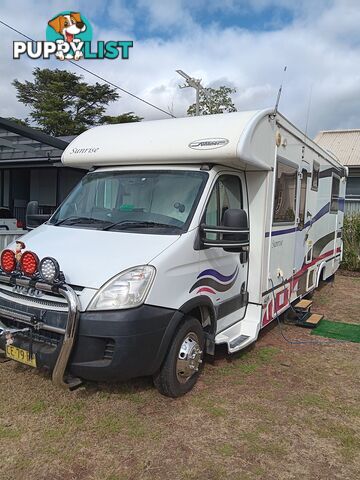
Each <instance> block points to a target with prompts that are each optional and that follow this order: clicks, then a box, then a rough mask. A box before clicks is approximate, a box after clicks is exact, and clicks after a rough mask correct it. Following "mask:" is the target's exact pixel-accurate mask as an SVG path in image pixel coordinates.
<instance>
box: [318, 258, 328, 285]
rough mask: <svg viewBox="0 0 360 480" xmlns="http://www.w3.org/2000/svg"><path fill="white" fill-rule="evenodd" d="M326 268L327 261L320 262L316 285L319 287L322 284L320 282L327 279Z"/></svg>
mask: <svg viewBox="0 0 360 480" xmlns="http://www.w3.org/2000/svg"><path fill="white" fill-rule="evenodd" d="M325 268H326V262H322V263H321V264H320V267H319V270H318V274H317V280H316V287H318V286H319V285H320V282H321V281H322V280H325V278H324V273H325Z"/></svg>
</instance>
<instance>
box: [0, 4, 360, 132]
mask: <svg viewBox="0 0 360 480" xmlns="http://www.w3.org/2000/svg"><path fill="white" fill-rule="evenodd" d="M15 3H16V8H15V7H14V1H12V2H10V1H9V0H5V1H4V2H3V9H2V11H4V12H6V19H5V18H4V20H5V21H6V20H8V22H9V23H10V24H12V25H14V26H15V27H16V28H18V29H19V30H22V31H24V32H26V33H28V34H30V35H31V36H34V37H35V38H39V39H40V38H43V35H44V31H45V26H46V23H47V20H48V18H50V17H51V16H53V15H54V14H55V13H57V12H58V11H61V10H64V9H66V8H72V7H71V5H70V2H68V1H61V2H60V1H58V0H50V1H49V2H48V3H47V5H46V8H44V5H40V4H39V3H36V2H34V1H33V0H31V1H23V0H19V1H18V0H17V1H16V2H15ZM193 3H194V2H193ZM189 5H190V4H189V2H185V1H181V0H173V1H168V2H167V3H166V6H165V5H164V2H163V1H160V0H152V1H149V0H137V1H136V2H132V3H131V8H130V7H129V2H125V1H118V2H116V1H115V0H112V1H109V2H103V1H100V0H95V1H93V2H86V1H85V0H80V1H79V2H78V3H77V9H78V10H79V11H82V12H83V13H84V14H85V15H86V16H87V17H88V18H89V20H90V21H91V23H92V25H93V27H94V34H95V35H96V37H97V38H98V39H119V40H121V39H122V40H124V39H129V38H130V39H133V40H134V48H133V49H132V50H131V53H130V59H129V60H127V61H122V60H114V61H105V60H104V61H101V62H100V61H84V62H83V63H82V65H84V66H85V67H86V68H89V69H91V70H94V71H95V72H97V73H99V74H100V75H102V76H104V77H105V78H107V79H108V80H110V81H111V82H114V83H116V84H118V85H120V86H122V87H123V88H125V89H127V90H129V91H131V92H133V93H135V94H136V95H139V96H141V97H144V98H146V100H148V101H150V102H153V103H155V104H156V105H159V106H160V107H161V108H164V109H170V110H171V111H172V112H173V113H174V114H175V115H177V116H184V115H186V109H187V107H188V105H189V104H190V103H192V102H193V101H194V91H193V90H192V89H189V88H187V89H179V85H180V84H182V79H181V77H179V76H178V75H177V74H176V73H175V70H176V69H178V68H181V69H183V70H184V71H186V72H187V73H189V74H191V75H193V76H194V77H196V78H201V79H202V81H203V84H204V85H205V86H206V85H209V86H218V85H222V84H226V85H228V86H231V87H234V88H236V90H237V92H236V94H235V95H234V97H233V100H234V102H235V104H236V106H237V108H238V109H239V110H241V109H257V108H266V107H269V106H273V105H274V103H275V100H276V95H277V91H278V88H279V86H280V83H281V82H283V84H284V85H283V95H282V98H281V101H280V111H282V112H283V113H284V114H285V115H286V116H288V117H289V119H290V120H291V121H293V122H294V123H295V124H296V125H298V126H299V127H300V128H305V125H306V118H307V112H308V108H309V106H310V116H309V122H308V132H309V134H310V135H315V133H316V132H317V131H318V130H321V129H330V128H357V127H360V121H359V120H358V118H359V116H358V112H359V107H360V105H359V103H360V100H357V99H360V81H359V80H360V61H359V60H360V38H359V33H358V25H359V24H360V10H359V8H358V4H357V2H356V1H355V0H342V1H340V0H338V1H336V0H333V1H326V0H319V1H317V2H313V1H310V0H298V1H297V2H290V1H289V0H287V1H286V0H279V1H276V2H275V1H274V0H254V1H252V2H249V1H247V2H245V1H235V0H222V1H220V0H212V1H209V0H207V2H205V0H199V1H198V2H196V5H195V6H194V5H192V6H191V8H190V6H189ZM285 10H286V11H288V12H289V19H290V20H288V21H287V22H286V23H285V24H284V23H283V22H282V21H279V19H278V17H277V16H276V15H277V13H279V14H280V16H281V15H282V13H283V12H284V11H285ZM19 11H21V12H24V13H23V14H22V15H20V16H19V15H18V12H19ZM245 11H246V12H253V14H254V15H263V17H264V18H263V17H259V19H261V21H264V22H272V21H274V22H275V23H274V24H273V27H272V28H271V29H267V28H265V27H264V30H263V31H261V29H260V30H259V28H256V29H252V28H250V27H249V26H247V24H246V22H244V21H243V17H242V15H243V13H244V12H245ZM201 12H204V14H205V13H206V16H207V20H206V22H205V21H204V20H199V13H201ZM216 12H226V13H227V20H226V21H225V20H221V18H220V17H219V18H220V20H221V21H220V20H219V18H217V17H216V15H215V14H216ZM269 12H273V14H274V15H273V17H271V18H270V17H268V15H269ZM237 15H238V16H239V23H238V24H236V22H235V21H234V19H236V18H237V17H236V16H237ZM264 15H265V16H264ZM229 17H230V20H231V18H232V17H233V18H232V20H231V21H230V20H229ZM265 17H266V18H265ZM216 18H217V19H216ZM29 19H30V20H31V21H29ZM215 20H216V21H215ZM280 20H281V19H280ZM259 21H260V20H259ZM144 22H145V23H146V28H147V35H146V36H142V35H141V31H139V26H140V25H144ZM277 22H278V23H277ZM274 25H275V26H274ZM149 32H150V33H149ZM1 33H2V36H1V39H2V40H1V41H2V49H1V51H0V75H1V77H0V78H1V89H0V105H1V107H0V115H2V116H22V115H23V116H24V115H26V112H27V109H26V108H25V107H24V106H22V105H20V104H19V103H18V102H17V101H16V97H15V91H14V89H13V87H11V85H10V84H11V81H12V80H13V78H15V77H17V78H19V79H21V80H25V79H28V80H30V79H31V70H32V68H33V67H35V66H41V67H45V66H47V67H49V68H68V69H69V70H72V71H74V72H77V73H80V72H79V71H78V70H77V69H76V67H73V66H71V65H69V64H64V63H60V62H56V61H48V62H46V61H42V62H35V61H30V60H25V59H21V60H18V61H14V60H13V59H12V52H11V50H12V41H13V40H15V39H17V38H18V36H17V35H16V34H14V33H12V32H9V31H7V30H6V29H4V28H3V27H1ZM284 65H287V67H288V69H287V72H286V74H285V76H284V75H283V67H284ZM85 78H86V79H87V80H88V81H90V82H94V81H98V80H96V79H94V78H93V77H91V76H89V75H88V74H85ZM310 94H311V95H310ZM124 111H134V112H135V113H136V114H138V115H140V116H144V117H145V118H146V119H153V118H163V117H164V114H161V113H160V112H158V111H156V110H154V109H151V108H150V107H148V106H146V105H144V104H142V103H140V102H138V101H136V100H135V99H132V98H131V97H128V96H126V95H125V94H121V98H120V100H119V101H118V102H116V103H115V104H112V105H110V107H109V113H110V114H120V113H122V112H124Z"/></svg>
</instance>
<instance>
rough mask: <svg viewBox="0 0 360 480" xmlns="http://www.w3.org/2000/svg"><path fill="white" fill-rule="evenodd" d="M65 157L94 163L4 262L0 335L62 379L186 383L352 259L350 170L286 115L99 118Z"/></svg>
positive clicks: (14, 350) (1, 343)
mask: <svg viewBox="0 0 360 480" xmlns="http://www.w3.org/2000/svg"><path fill="white" fill-rule="evenodd" d="M62 162H63V163H64V164H65V165H68V166H74V167H75V166H76V167H82V168H84V169H88V170H89V172H88V173H87V175H86V176H85V177H84V178H83V180H82V181H81V182H80V184H79V185H78V186H77V187H76V188H75V189H74V190H73V192H72V193H71V194H70V195H69V196H68V198H67V199H66V200H65V201H64V203H63V204H62V205H61V206H60V207H59V208H58V210H57V211H56V212H55V214H54V215H53V216H52V217H51V218H50V219H49V220H48V221H47V222H46V223H45V224H43V225H41V226H40V227H38V228H36V229H34V230H32V231H30V232H29V233H27V234H26V235H24V236H23V237H22V238H21V242H22V243H21V242H18V243H17V244H11V245H10V246H9V247H8V249H6V250H4V251H3V252H2V254H1V269H2V270H1V275H0V319H1V324H0V327H1V330H0V331H1V333H2V335H1V337H0V347H1V348H2V349H3V350H5V351H6V355H7V356H8V357H9V358H12V359H14V360H18V361H20V362H23V363H27V364H30V365H32V366H34V367H35V366H36V367H38V368H46V369H48V370H49V371H50V372H52V377H53V380H54V381H55V382H56V383H57V384H59V385H63V386H67V387H73V386H75V385H77V384H78V383H79V381H80V379H88V380H101V381H103V380H123V379H128V378H132V377H137V376H143V375H151V376H153V378H154V382H155V385H156V387H157V388H158V389H159V391H160V392H161V393H163V394H165V395H169V396H172V397H177V396H179V395H182V394H184V393H185V392H187V391H189V390H190V389H191V388H192V387H193V385H194V384H195V382H196V380H197V378H198V376H199V374H200V372H201V366H202V362H203V359H204V355H205V353H207V354H210V355H212V354H214V351H215V346H216V345H219V344H225V345H227V348H228V351H229V353H232V352H236V351H238V350H240V349H242V348H244V347H246V346H248V345H249V344H250V343H252V342H254V341H255V340H256V339H257V337H258V334H259V331H260V329H261V328H263V327H264V326H265V325H267V324H268V323H269V322H271V321H272V320H273V319H274V318H275V317H276V315H278V314H280V313H282V312H284V311H285V310H286V309H287V308H288V307H289V305H290V303H292V302H294V301H295V300H297V299H299V298H302V297H303V296H305V295H306V294H307V293H309V292H310V291H312V290H313V289H315V288H316V287H317V286H318V284H319V282H320V281H321V280H322V279H327V278H328V277H330V276H331V275H333V274H334V273H335V271H336V270H337V268H338V266H339V263H340V260H341V256H342V238H341V232H342V225H343V204H344V202H343V197H344V191H345V176H346V172H345V170H344V167H342V166H341V165H340V164H339V163H338V162H337V161H336V159H335V158H334V157H332V156H331V155H330V154H329V153H328V152H325V151H324V150H322V149H321V148H320V147H319V146H318V145H316V144H315V143H314V142H312V141H311V140H310V139H308V138H306V137H305V136H304V134H302V133H301V132H300V131H299V130H298V129H297V128H295V127H294V126H293V125H292V124H291V123H290V122H289V121H288V120H286V119H285V118H284V117H283V116H281V115H280V114H278V113H273V112H272V111H270V110H266V111H249V112H239V113H231V114H224V115H209V116H203V117H193V118H181V119H171V120H160V121H151V122H150V121H149V122H142V123H134V124H122V125H108V126H101V127H96V128H93V129H91V130H89V131H87V132H85V133H83V134H81V135H80V136H79V137H77V138H76V139H75V140H74V141H73V142H72V143H71V144H70V145H69V146H68V148H67V149H66V150H65V152H64V154H63V157H62Z"/></svg>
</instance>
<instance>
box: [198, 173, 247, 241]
mask: <svg viewBox="0 0 360 480" xmlns="http://www.w3.org/2000/svg"><path fill="white" fill-rule="evenodd" d="M228 208H243V196H242V188H241V180H240V178H239V177H238V176H236V175H223V176H222V177H220V178H219V179H218V181H217V182H216V184H215V186H214V188H213V191H212V192H211V195H210V199H209V202H208V204H207V207H206V210H205V223H206V225H211V226H216V225H221V224H222V218H223V215H224V212H225V211H226V210H227V209H228ZM207 238H209V240H215V239H216V238H217V234H216V233H208V234H207Z"/></svg>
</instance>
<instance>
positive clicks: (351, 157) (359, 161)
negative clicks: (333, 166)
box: [314, 129, 360, 213]
mask: <svg viewBox="0 0 360 480" xmlns="http://www.w3.org/2000/svg"><path fill="white" fill-rule="evenodd" d="M314 140H315V142H316V143H317V144H319V145H320V146H321V147H322V148H323V149H325V150H328V151H330V152H331V153H332V154H333V155H335V157H336V158H337V159H338V160H339V162H340V163H342V164H343V165H345V166H346V167H348V169H349V176H348V179H347V186H346V194H345V213H354V212H360V129H353V130H325V131H321V132H319V133H318V134H317V135H316V137H315V139H314Z"/></svg>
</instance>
